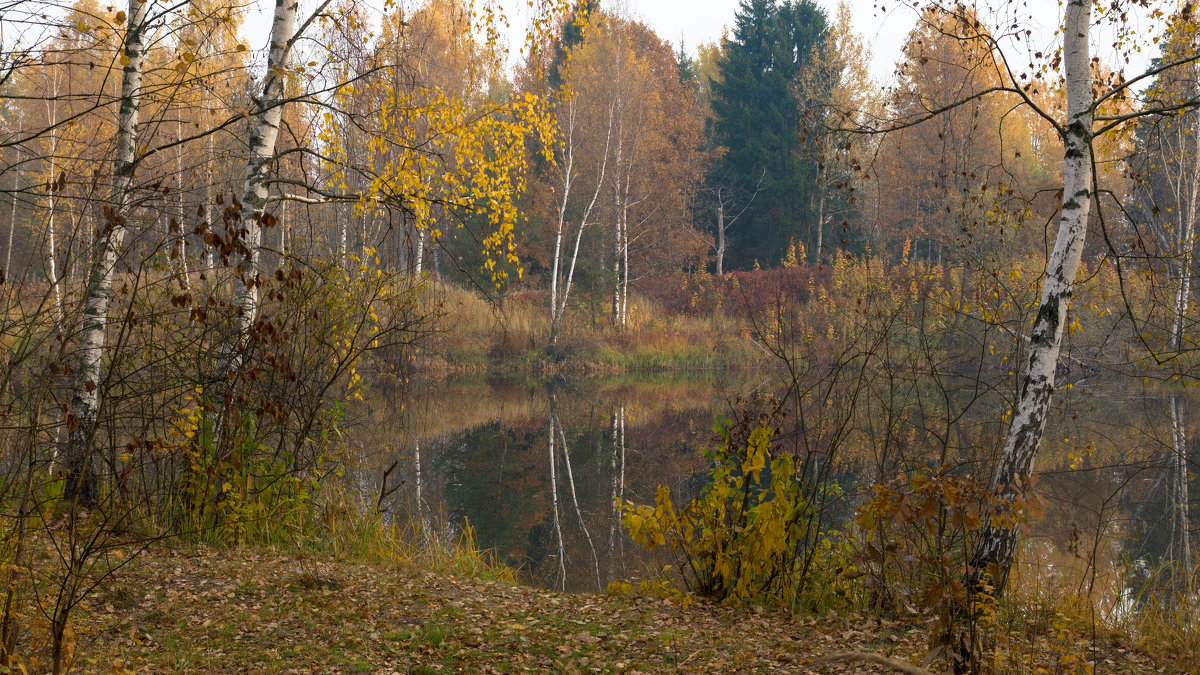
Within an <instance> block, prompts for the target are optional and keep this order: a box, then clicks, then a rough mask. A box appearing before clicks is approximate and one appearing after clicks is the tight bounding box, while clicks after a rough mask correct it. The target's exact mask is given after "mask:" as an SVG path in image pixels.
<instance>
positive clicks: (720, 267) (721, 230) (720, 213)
mask: <svg viewBox="0 0 1200 675" xmlns="http://www.w3.org/2000/svg"><path fill="white" fill-rule="evenodd" d="M724 275H725V203H724V202H722V201H721V198H720V197H717V276H719V277H720V276H724Z"/></svg>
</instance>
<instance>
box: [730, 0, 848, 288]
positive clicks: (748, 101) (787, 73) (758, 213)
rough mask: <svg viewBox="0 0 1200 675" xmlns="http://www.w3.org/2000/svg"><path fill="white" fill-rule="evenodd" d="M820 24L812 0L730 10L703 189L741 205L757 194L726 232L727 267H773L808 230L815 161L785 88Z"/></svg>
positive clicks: (791, 93)
mask: <svg viewBox="0 0 1200 675" xmlns="http://www.w3.org/2000/svg"><path fill="white" fill-rule="evenodd" d="M827 25H828V23H827V19H826V15H825V12H824V11H823V10H822V9H821V8H819V7H818V6H817V5H816V4H815V3H814V2H813V1H812V0H784V2H782V3H779V2H777V1H776V0H742V4H741V7H740V8H739V9H738V13H737V16H736V25H735V29H734V33H733V38H732V40H730V41H728V42H727V43H726V44H725V50H724V55H723V57H722V59H721V61H720V62H719V64H718V65H719V68H720V71H721V78H720V81H714V82H713V83H712V90H713V100H712V107H713V114H714V116H715V118H716V123H715V125H714V128H713V136H714V138H713V142H714V144H715V145H717V146H720V147H723V148H725V150H724V152H723V154H721V156H720V158H719V159H718V160H717V161H716V162H714V163H713V168H712V170H711V173H710V175H709V183H710V186H715V185H721V186H723V188H724V190H725V192H726V193H730V192H731V191H732V193H733V194H736V195H739V196H740V198H741V199H744V200H749V198H750V197H751V196H752V195H754V194H755V193H756V191H757V192H758V195H757V197H756V198H755V199H754V202H753V203H752V204H751V205H750V208H749V209H748V210H747V211H746V213H745V214H743V216H742V218H741V220H739V222H738V223H737V227H736V229H733V230H731V231H730V232H729V233H728V236H729V237H730V249H729V253H728V255H727V267H729V268H749V267H753V266H754V264H755V262H758V263H759V264H760V265H762V266H764V267H766V266H771V265H776V264H778V263H779V261H780V260H781V259H782V258H783V256H784V255H785V254H786V251H787V247H788V242H789V240H791V239H793V238H794V239H795V240H797V241H805V240H806V238H807V236H808V231H809V229H811V228H813V227H815V225H816V215H815V213H814V212H813V211H814V209H813V203H814V195H815V194H816V178H817V167H816V159H815V158H814V157H811V156H810V154H811V150H810V149H807V148H806V146H805V144H804V143H803V141H802V140H801V138H800V115H801V110H802V109H804V108H805V107H806V106H805V105H804V104H803V102H801V101H798V100H797V98H796V96H797V95H796V93H795V88H794V87H793V86H792V82H793V80H794V79H795V77H796V74H797V73H798V72H800V71H801V69H803V68H805V67H807V66H809V65H810V62H811V61H812V58H811V56H812V53H813V48H814V47H815V46H817V45H819V44H821V43H822V42H823V40H824V34H825V30H826V28H827ZM760 181H761V183H760Z"/></svg>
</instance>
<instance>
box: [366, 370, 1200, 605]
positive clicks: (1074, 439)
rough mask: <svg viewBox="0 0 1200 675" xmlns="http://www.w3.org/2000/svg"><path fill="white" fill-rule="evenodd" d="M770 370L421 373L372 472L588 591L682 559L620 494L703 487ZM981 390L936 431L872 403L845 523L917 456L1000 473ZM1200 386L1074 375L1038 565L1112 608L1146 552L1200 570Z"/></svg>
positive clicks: (504, 550) (1038, 538)
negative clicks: (554, 376)
mask: <svg viewBox="0 0 1200 675" xmlns="http://www.w3.org/2000/svg"><path fill="white" fill-rule="evenodd" d="M759 385H761V381H760V380H759V379H753V378H744V379H738V378H719V377H701V378H686V377H643V378H619V379H608V380H592V381H585V382H576V383H572V384H561V383H559V384H546V383H537V382H489V381H485V380H461V381H456V382H445V383H438V384H436V385H428V386H424V387H418V388H415V389H414V391H413V392H411V393H410V398H409V399H407V400H405V399H401V398H400V397H399V396H398V395H392V394H389V393H388V392H379V393H377V398H376V405H375V406H374V408H375V410H374V411H373V413H372V415H373V417H372V419H371V420H369V423H367V424H364V425H363V426H362V427H361V428H360V429H358V431H357V434H358V435H359V437H360V438H361V439H362V443H363V446H364V448H375V453H374V456H375V458H374V459H373V460H372V461H373V462H374V464H369V465H368V470H369V471H371V472H372V475H374V476H376V477H378V476H380V475H381V474H382V473H383V472H384V470H385V469H386V468H387V467H388V466H390V465H392V463H393V462H396V461H399V467H400V468H398V469H396V474H397V475H396V476H395V477H393V478H392V479H391V480H392V483H393V485H394V484H396V483H397V482H400V481H402V482H403V487H402V488H401V489H398V490H395V492H393V493H391V494H390V496H388V498H387V500H386V508H388V509H389V511H390V512H392V513H398V514H404V516H405V517H412V518H417V519H420V522H422V523H424V524H426V526H427V525H428V524H429V523H431V522H441V523H446V522H448V523H461V522H462V521H463V520H464V519H466V520H467V521H469V522H470V523H471V525H472V526H473V527H474V528H475V531H476V535H477V538H478V543H479V545H481V546H483V547H485V548H490V549H494V550H495V551H497V552H498V553H499V555H500V556H501V557H502V558H503V559H504V560H506V561H507V562H508V563H509V564H511V565H513V566H516V567H518V568H519V569H520V570H521V573H522V575H523V576H524V578H525V580H526V581H528V582H530V583H534V584H538V585H542V586H545V587H549V588H558V589H565V590H576V591H583V590H589V591H590V590H597V589H603V588H604V587H605V586H607V584H608V583H609V582H611V581H612V580H614V579H623V578H630V577H631V576H640V575H642V574H644V573H645V572H646V571H647V569H648V568H650V567H661V565H663V564H664V563H665V562H667V559H666V558H663V557H658V556H652V555H648V554H646V553H645V552H644V551H642V550H641V549H639V548H638V547H636V546H634V545H632V544H631V543H630V542H629V541H628V538H627V535H626V534H625V532H624V531H623V529H622V527H621V525H620V522H619V514H618V511H617V509H616V506H615V504H616V502H617V500H633V501H636V502H640V503H648V502H651V501H652V500H653V498H654V493H655V489H656V487H657V486H658V485H660V484H661V485H667V486H669V487H670V488H671V489H672V491H673V492H674V493H675V494H677V495H678V494H683V495H688V494H695V493H696V491H697V490H698V489H699V487H700V484H701V481H702V479H703V472H704V469H705V466H706V463H705V460H704V459H703V456H702V454H701V450H702V449H704V448H706V447H709V446H711V444H712V443H713V430H712V426H713V420H714V418H715V417H716V416H718V415H728V414H730V412H731V406H732V405H733V403H732V402H733V401H734V400H735V399H737V398H738V397H739V396H744V395H746V394H747V393H749V392H750V391H751V390H753V389H755V388H756V387H758V386H759ZM964 396H965V395H964ZM971 396H972V397H974V398H972V399H971V400H972V407H970V408H969V409H966V411H965V412H964V413H963V414H961V415H958V416H957V417H956V421H955V424H954V428H953V429H952V430H950V431H948V432H946V433H945V434H944V435H943V436H941V437H939V438H935V439H933V440H928V439H925V440H923V436H922V435H923V434H924V435H927V436H931V434H929V432H927V431H926V430H920V429H916V428H910V429H892V428H887V429H883V430H881V431H879V432H878V434H876V433H875V432H874V431H872V425H873V424H876V423H878V424H879V425H880V426H881V427H882V426H885V425H886V424H887V422H886V420H883V419H882V418H879V417H877V416H876V417H871V415H869V414H868V413H866V412H864V413H863V414H864V416H866V417H867V419H865V420H864V421H863V422H862V425H861V426H862V428H863V429H866V431H864V432H863V433H862V435H861V436H862V439H863V440H861V441H858V443H859V444H860V445H861V446H862V447H861V448H859V447H849V446H847V448H845V449H843V451H842V452H841V455H840V456H839V460H838V468H837V471H836V475H835V480H836V481H837V483H838V484H839V486H840V488H841V490H842V492H843V493H844V495H845V497H844V501H843V502H842V503H841V504H838V505H836V513H834V514H833V515H832V517H831V519H830V521H829V522H834V523H835V524H836V523H845V522H848V521H849V519H850V518H851V517H852V512H853V511H852V510H853V508H854V506H855V504H857V503H858V501H859V500H860V499H861V498H862V496H863V494H864V491H865V488H866V487H867V486H869V485H870V484H871V483H874V482H876V481H878V480H880V479H883V480H888V479H890V477H892V476H895V475H896V470H897V467H899V466H901V465H903V464H904V463H908V464H907V465H910V466H911V463H912V462H914V461H926V462H927V463H930V464H934V465H936V464H937V463H938V462H940V461H941V460H942V459H943V458H947V459H948V460H950V461H954V462H958V463H961V465H962V466H963V470H964V471H984V472H985V473H986V471H987V468H986V467H989V466H991V463H992V462H993V461H994V457H995V453H996V450H997V447H998V444H997V443H996V442H995V441H996V439H997V438H999V437H1000V436H1002V434H1003V431H1004V423H1003V421H1002V420H1003V417H1002V414H1001V413H1000V411H1002V410H1003V409H1004V401H1003V399H1002V398H1000V397H999V395H997V397H996V399H995V400H991V401H988V400H981V399H979V398H978V397H977V396H976V395H975V394H971ZM1189 403H1190V401H1189V399H1188V398H1187V397H1186V396H1183V395H1180V394H1174V395H1171V394H1166V395H1164V394H1162V393H1159V392H1155V391H1140V392H1130V391H1128V389H1127V388H1126V387H1122V386H1120V384H1119V383H1109V384H1104V383H1097V384H1091V385H1079V386H1076V387H1074V388H1072V389H1069V390H1064V391H1063V392H1062V394H1061V395H1060V396H1059V397H1058V399H1057V402H1056V405H1055V412H1054V415H1053V416H1052V417H1051V419H1050V421H1049V423H1048V427H1047V436H1046V446H1045V448H1044V450H1043V452H1042V455H1041V459H1040V461H1039V467H1038V470H1039V471H1040V472H1041V476H1042V478H1041V483H1040V489H1041V491H1042V493H1043V494H1044V495H1045V497H1046V499H1047V502H1048V507H1047V512H1046V517H1045V519H1044V520H1042V521H1041V522H1039V523H1037V524H1036V525H1035V526H1034V532H1033V537H1032V538H1031V539H1030V542H1031V545H1030V546H1029V547H1028V551H1027V554H1026V556H1025V558H1024V564H1025V565H1026V566H1027V568H1028V570H1027V573H1031V574H1048V573H1050V572H1049V571H1053V573H1054V574H1068V573H1069V574H1071V575H1073V576H1072V577H1071V579H1070V580H1069V583H1070V584H1072V585H1074V586H1075V587H1076V588H1077V590H1079V591H1080V592H1082V593H1087V594H1089V595H1093V596H1094V597H1100V596H1104V597H1108V598H1112V599H1113V600H1112V602H1110V603H1109V610H1110V611H1112V612H1117V611H1119V607H1118V605H1119V602H1117V600H1116V598H1119V597H1120V596H1121V594H1122V593H1123V592H1124V589H1125V588H1126V587H1127V584H1128V582H1129V576H1128V571H1129V570H1131V569H1136V568H1138V567H1140V568H1142V569H1157V568H1159V567H1160V566H1161V565H1164V564H1167V565H1172V566H1173V569H1174V570H1176V571H1177V572H1178V575H1179V577H1180V578H1181V579H1187V578H1190V577H1191V575H1192V574H1193V573H1194V572H1193V566H1192V560H1191V554H1192V545H1191V529H1192V527H1193V520H1192V519H1191V518H1190V513H1189V510H1190V496H1189V495H1190V492H1189V479H1190V477H1192V476H1194V473H1195V472H1194V471H1190V469H1192V468H1194V461H1195V450H1194V447H1193V445H1194V439H1193V434H1194V429H1195V424H1193V423H1190V422H1189V417H1188V410H1189ZM865 410H867V408H866V407H864V411H865ZM930 428H931V427H930ZM876 439H884V442H879V441H877V440H876ZM943 439H952V442H950V441H945V440H943ZM922 453H924V455H928V457H927V458H924V459H922V457H923V455H922ZM372 467H375V468H372ZM376 482H377V483H378V480H376ZM376 493H378V488H376ZM1136 561H1142V562H1141V563H1140V565H1139V564H1133V563H1135V562H1136Z"/></svg>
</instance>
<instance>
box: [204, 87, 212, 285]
mask: <svg viewBox="0 0 1200 675" xmlns="http://www.w3.org/2000/svg"><path fill="white" fill-rule="evenodd" d="M212 114H213V111H212V110H211V109H209V111H208V117H209V119H212ZM205 137H206V138H205V146H206V147H205V151H204V219H205V221H206V222H207V223H208V230H209V231H210V232H211V231H212V229H213V226H214V225H215V223H214V222H213V196H212V188H213V167H212V165H213V130H212V127H211V126H210V127H209V129H208V133H207V134H205ZM213 257H214V247H212V246H208V245H205V246H204V271H205V272H206V273H208V274H211V273H212V269H213V263H214V260H213Z"/></svg>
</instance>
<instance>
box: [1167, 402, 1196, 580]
mask: <svg viewBox="0 0 1200 675" xmlns="http://www.w3.org/2000/svg"><path fill="white" fill-rule="evenodd" d="M1168 405H1169V406H1170V411H1171V459H1170V463H1171V469H1172V470H1171V473H1172V478H1173V483H1174V485H1173V489H1172V490H1171V493H1172V495H1171V496H1172V500H1171V501H1172V504H1171V508H1172V510H1173V511H1174V513H1173V514H1172V516H1171V520H1172V523H1171V530H1172V532H1174V531H1176V528H1178V532H1179V537H1178V543H1176V538H1175V537H1171V543H1170V554H1171V557H1173V558H1175V559H1176V560H1178V562H1179V564H1180V566H1181V568H1182V569H1181V570H1180V572H1181V575H1180V576H1181V578H1182V579H1183V580H1184V581H1185V582H1187V583H1190V582H1191V578H1192V542H1191V518H1190V517H1189V513H1188V510H1189V508H1190V506H1191V498H1190V496H1189V494H1188V457H1187V432H1186V429H1185V427H1184V422H1183V399H1182V398H1181V397H1179V396H1178V395H1175V396H1171V398H1170V400H1169V402H1168ZM1177 549H1178V553H1176V550H1177Z"/></svg>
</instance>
